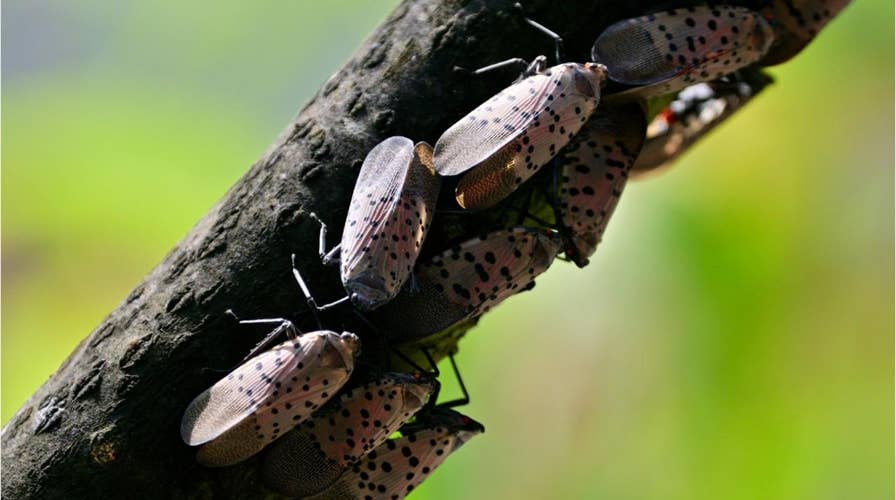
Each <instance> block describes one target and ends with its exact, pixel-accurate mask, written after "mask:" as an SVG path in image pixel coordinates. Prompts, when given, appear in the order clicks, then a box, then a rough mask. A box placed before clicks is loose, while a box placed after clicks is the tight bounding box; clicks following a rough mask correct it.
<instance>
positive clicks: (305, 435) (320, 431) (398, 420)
mask: <svg viewBox="0 0 896 500" xmlns="http://www.w3.org/2000/svg"><path fill="white" fill-rule="evenodd" d="M437 384H438V383H437V382H436V381H435V380H433V379H426V378H423V379H421V378H416V377H412V376H410V375H405V374H399V373H388V374H386V375H384V376H383V377H381V378H379V379H377V380H375V381H372V382H370V383H367V384H364V385H362V386H359V387H357V388H355V389H352V390H351V391H349V392H347V393H345V394H344V395H343V396H342V397H341V398H339V400H338V401H337V402H336V403H337V404H335V405H332V408H331V409H330V411H329V413H327V414H322V415H321V414H317V415H315V418H314V419H313V420H309V421H306V422H304V423H303V424H302V425H301V426H300V427H298V428H296V429H294V430H293V431H291V432H290V433H288V434H286V436H284V437H283V439H280V440H279V441H277V442H276V443H275V444H274V445H273V446H272V447H271V449H270V451H269V452H268V453H267V456H266V457H265V462H264V469H263V470H264V478H265V483H266V484H267V485H268V486H269V487H271V488H273V489H275V490H277V491H278V492H280V493H283V494H284V495H289V496H293V497H295V496H299V497H304V496H308V495H313V494H316V493H319V492H321V491H323V490H324V489H325V488H327V487H329V486H330V485H332V484H333V482H334V481H335V480H336V478H338V477H339V476H340V475H341V474H342V473H343V472H344V471H345V470H346V469H347V468H348V467H350V466H351V465H352V464H354V463H356V462H357V461H358V460H361V459H362V458H363V457H364V456H365V455H366V454H367V453H369V452H370V451H372V450H373V449H375V448H376V447H377V446H379V445H380V444H382V443H383V442H384V441H385V440H386V439H387V438H388V437H389V436H390V435H391V434H392V433H394V432H395V431H397V430H398V428H399V427H401V425H402V424H404V423H405V422H406V421H408V420H409V419H410V418H411V417H413V415H414V414H415V413H417V411H418V410H420V408H422V407H423V406H424V405H425V404H426V403H427V401H428V400H429V398H430V396H431V395H432V394H433V392H434V391H435V390H436V386H437ZM328 406H331V405H328Z"/></svg>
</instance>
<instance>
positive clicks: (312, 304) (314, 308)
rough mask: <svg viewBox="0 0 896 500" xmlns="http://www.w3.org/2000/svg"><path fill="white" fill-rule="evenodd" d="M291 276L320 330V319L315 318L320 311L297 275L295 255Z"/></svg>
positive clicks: (293, 255)
mask: <svg viewBox="0 0 896 500" xmlns="http://www.w3.org/2000/svg"><path fill="white" fill-rule="evenodd" d="M292 275H293V277H294V278H295V279H296V283H298V284H299V288H300V289H301V290H302V294H303V295H304V296H305V302H307V304H308V307H309V308H311V314H312V315H314V320H315V321H317V325H318V326H319V327H320V328H323V326H321V322H320V318H319V317H318V316H317V311H319V310H320V309H319V308H318V307H317V302H315V301H314V297H312V296H311V292H310V291H309V290H308V285H306V284H305V280H303V279H302V275H301V274H300V273H299V268H297V267H296V254H292Z"/></svg>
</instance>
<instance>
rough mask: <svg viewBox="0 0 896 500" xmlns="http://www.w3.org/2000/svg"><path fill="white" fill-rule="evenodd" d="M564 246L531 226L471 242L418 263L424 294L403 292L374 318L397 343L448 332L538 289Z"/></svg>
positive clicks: (419, 282)
mask: <svg viewBox="0 0 896 500" xmlns="http://www.w3.org/2000/svg"><path fill="white" fill-rule="evenodd" d="M562 246H563V245H562V241H561V239H560V236H559V235H558V234H557V233H554V232H551V231H544V230H539V229H532V228H527V227H516V228H513V229H502V230H498V231H494V232H492V233H489V234H487V235H485V236H482V237H478V238H474V239H471V240H468V241H466V242H464V243H461V244H459V245H456V246H453V247H451V248H449V249H448V250H445V251H444V252H442V253H441V254H439V255H436V256H434V257H432V258H431V259H429V260H427V261H425V262H421V263H418V265H417V267H416V270H415V275H416V277H417V285H418V289H417V290H415V291H410V290H406V291H402V293H400V294H399V295H398V296H396V298H395V300H393V301H392V302H390V303H389V304H387V305H386V306H385V307H383V308H382V309H380V310H379V311H377V312H378V313H380V314H378V315H377V316H375V317H373V318H372V319H374V320H375V321H376V322H377V324H378V325H380V326H381V327H383V328H384V329H385V330H387V331H389V334H390V339H393V340H396V341H408V340H414V339H420V338H423V337H426V336H428V335H431V334H433V333H436V332H439V331H442V330H444V329H445V328H448V327H450V326H452V325H454V324H456V323H459V322H461V321H465V320H468V319H471V318H475V317H478V316H480V315H481V314H483V313H485V312H486V311H488V310H489V309H491V308H492V307H494V306H496V305H497V304H499V303H500V302H501V301H503V300H504V299H506V298H508V297H510V296H511V295H514V294H516V293H518V292H521V291H524V290H528V289H530V288H532V286H534V284H535V282H534V279H535V277H536V276H538V275H539V274H541V273H543V272H544V271H546V270H547V269H548V267H549V266H550V265H551V263H552V262H553V261H554V258H555V257H556V256H557V254H558V253H559V252H560V251H561V248H562Z"/></svg>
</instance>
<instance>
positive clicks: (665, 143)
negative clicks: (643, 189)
mask: <svg viewBox="0 0 896 500" xmlns="http://www.w3.org/2000/svg"><path fill="white" fill-rule="evenodd" d="M770 83H772V78H771V77H770V76H768V75H767V74H765V73H763V72H762V71H760V70H758V69H755V68H750V69H747V70H743V71H739V72H737V73H735V74H733V75H729V76H726V77H723V78H721V79H719V80H715V81H712V82H708V83H698V84H696V85H692V86H690V87H687V88H685V89H684V90H682V91H681V92H679V93H678V95H677V96H676V97H675V100H674V101H672V102H671V103H670V104H669V105H668V106H667V107H666V108H665V109H664V110H663V111H661V112H660V113H659V114H658V115H657V116H656V117H655V118H654V119H653V121H651V123H650V125H649V126H648V128H647V141H646V142H645V143H644V148H643V150H642V151H641V155H640V156H638V160H637V161H636V162H635V165H634V167H633V169H632V175H633V176H635V177H637V176H641V175H644V174H645V173H647V172H652V171H656V170H657V169H659V168H662V167H664V166H667V165H669V164H671V163H672V162H673V161H675V160H676V159H677V158H678V157H679V156H680V155H681V154H682V153H684V152H685V151H687V150H688V148H690V147H691V146H693V145H694V144H695V143H696V142H697V141H699V140H700V139H701V138H702V137H704V136H705V135H706V134H708V133H709V132H710V131H711V130H713V129H714V128H715V127H716V126H717V125H719V124H720V123H722V122H724V121H725V120H726V119H728V118H729V117H731V115H733V114H734V113H735V112H736V111H738V110H739V109H741V108H742V107H743V106H745V105H746V104H747V103H748V102H750V100H751V99H753V98H754V97H756V95H757V94H759V93H760V92H762V90H763V89H764V88H765V87H766V86H767V85H769V84H770Z"/></svg>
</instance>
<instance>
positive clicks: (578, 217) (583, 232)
mask: <svg viewBox="0 0 896 500" xmlns="http://www.w3.org/2000/svg"><path fill="white" fill-rule="evenodd" d="M646 127H647V125H646V120H645V117H644V113H643V111H642V110H641V107H640V106H639V105H637V104H635V103H630V104H627V105H623V106H614V107H607V106H604V107H601V109H599V110H598V111H597V112H596V113H595V114H594V115H592V117H591V119H590V120H589V121H588V123H587V124H586V125H585V127H584V128H583V129H582V130H581V131H580V132H579V134H578V135H577V136H576V138H575V139H573V141H572V142H571V143H570V145H569V146H567V148H566V149H564V150H563V152H561V154H560V156H558V158H557V160H558V163H559V165H560V172H559V177H560V178H559V182H558V188H559V193H558V197H559V199H558V201H559V203H558V208H559V210H558V212H559V217H558V219H559V221H560V224H561V226H562V230H561V233H564V235H566V236H567V243H566V249H565V251H566V255H567V257H569V258H570V259H572V261H573V262H575V263H576V265H577V266H579V267H584V266H585V265H586V264H587V263H588V257H590V256H591V254H593V253H594V250H595V249H596V248H597V244H598V243H599V242H600V239H601V236H602V235H603V232H604V230H605V229H606V227H607V224H608V223H609V221H610V216H612V215H613V210H614V209H615V208H616V203H617V202H618V201H619V197H620V196H621V195H622V189H623V188H624V187H625V183H626V181H627V180H628V174H629V169H631V167H632V164H633V163H634V161H635V158H637V156H638V153H639V152H640V151H641V146H642V145H643V144H644V133H645V129H646Z"/></svg>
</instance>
